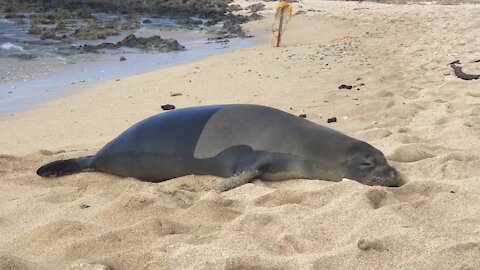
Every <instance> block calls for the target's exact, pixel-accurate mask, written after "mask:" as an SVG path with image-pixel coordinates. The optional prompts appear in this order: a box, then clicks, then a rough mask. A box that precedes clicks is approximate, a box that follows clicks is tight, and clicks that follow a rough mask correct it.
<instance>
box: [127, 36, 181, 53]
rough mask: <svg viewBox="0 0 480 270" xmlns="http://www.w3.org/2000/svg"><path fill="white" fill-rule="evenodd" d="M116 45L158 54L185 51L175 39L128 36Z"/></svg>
mask: <svg viewBox="0 0 480 270" xmlns="http://www.w3.org/2000/svg"><path fill="white" fill-rule="evenodd" d="M118 44H119V45H120V46H126V47H131V48H137V49H142V50H156V51H160V52H169V51H181V50H184V49H185V47H184V46H182V45H180V44H179V43H178V41H176V40H175V39H171V38H168V39H163V38H161V37H160V36H152V37H148V38H143V37H136V36H135V35H128V36H127V37H125V38H124V39H123V40H122V41H121V42H119V43H118Z"/></svg>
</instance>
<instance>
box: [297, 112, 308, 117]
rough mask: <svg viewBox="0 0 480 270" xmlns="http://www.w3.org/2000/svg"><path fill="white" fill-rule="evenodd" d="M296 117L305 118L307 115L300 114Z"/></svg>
mask: <svg viewBox="0 0 480 270" xmlns="http://www.w3.org/2000/svg"><path fill="white" fill-rule="evenodd" d="M298 117H300V118H307V114H306V113H302V114H300V115H299V116H298Z"/></svg>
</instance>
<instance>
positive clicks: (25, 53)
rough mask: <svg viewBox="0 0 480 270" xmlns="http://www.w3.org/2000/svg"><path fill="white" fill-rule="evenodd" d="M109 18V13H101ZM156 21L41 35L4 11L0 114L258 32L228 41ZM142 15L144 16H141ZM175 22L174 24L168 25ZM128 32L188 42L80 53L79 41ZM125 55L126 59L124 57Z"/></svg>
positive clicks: (221, 48)
mask: <svg viewBox="0 0 480 270" xmlns="http://www.w3.org/2000/svg"><path fill="white" fill-rule="evenodd" d="M100 16H104V17H105V18H109V17H108V16H111V15H107V14H100ZM149 19H150V20H151V21H152V23H151V24H148V25H141V27H140V29H137V30H129V31H122V33H121V35H119V36H113V37H108V38H107V39H106V40H95V41H84V40H73V42H72V44H64V43H62V42H61V41H51V40H47V41H41V40H40V39H39V37H38V36H35V35H30V34H28V33H27V32H28V23H27V24H26V25H24V26H19V25H16V24H15V23H13V22H12V21H10V20H6V19H5V18H3V17H0V116H2V115H3V116H4V115H8V114H12V113H15V112H19V111H22V110H27V109H29V108H32V107H33V106H35V105H37V104H40V103H41V102H45V101H48V100H51V99H54V98H58V97H62V96H66V95H69V94H71V93H74V92H75V91H78V90H79V89H82V88H84V87H85V86H87V85H88V84H92V83H96V82H100V81H102V80H110V79H116V78H120V77H123V76H127V75H133V74H138V73H143V72H147V71H151V70H155V69H159V68H164V67H168V66H172V65H177V64H182V63H186V62H189V61H192V60H194V59H198V58H200V57H204V56H208V55H214V54H220V53H225V52H227V51H231V50H236V49H239V48H244V47H248V46H252V45H253V44H254V43H256V42H257V40H256V39H255V38H250V39H239V38H235V39H230V42H227V43H215V42H211V41H209V40H208V38H209V37H212V35H209V34H206V33H205V32H206V31H202V30H198V29H197V30H186V29H179V28H175V27H174V26H175V23H174V21H172V20H170V19H168V18H149ZM140 21H143V18H142V19H140ZM171 26H173V27H174V28H173V29H174V30H165V28H167V29H168V28H169V27H171ZM128 34H135V35H137V36H142V37H148V36H152V35H160V36H161V37H162V38H174V39H176V40H178V42H179V43H180V44H182V45H184V46H185V47H186V50H185V51H179V52H168V53H158V52H145V51H140V50H137V49H131V48H121V49H120V50H114V51H103V52H101V53H96V54H92V53H88V54H85V53H84V54H78V53H76V51H75V49H72V46H73V48H75V46H79V45H83V44H98V43H102V42H117V41H120V40H122V39H123V38H124V37H125V36H126V35H128ZM120 57H125V58H126V59H127V60H126V61H120Z"/></svg>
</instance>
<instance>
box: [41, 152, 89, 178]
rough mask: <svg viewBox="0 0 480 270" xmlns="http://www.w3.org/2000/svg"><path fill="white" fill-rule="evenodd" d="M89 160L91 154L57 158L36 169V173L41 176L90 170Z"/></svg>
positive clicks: (55, 175) (56, 175)
mask: <svg viewBox="0 0 480 270" xmlns="http://www.w3.org/2000/svg"><path fill="white" fill-rule="evenodd" d="M91 160H92V156H88V157H81V158H72V159H67V160H57V161H54V162H51V163H48V164H46V165H43V166H42V167H40V168H39V169H38V170H37V175H39V176H41V177H58V176H62V175H69V174H74V173H79V172H84V171H91V170H92V168H91Z"/></svg>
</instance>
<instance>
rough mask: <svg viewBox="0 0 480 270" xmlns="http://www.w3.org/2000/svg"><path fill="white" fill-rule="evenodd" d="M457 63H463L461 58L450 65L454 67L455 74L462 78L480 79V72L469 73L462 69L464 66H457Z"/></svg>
mask: <svg viewBox="0 0 480 270" xmlns="http://www.w3.org/2000/svg"><path fill="white" fill-rule="evenodd" d="M456 64H461V63H460V60H456V61H453V62H451V63H450V67H451V68H453V72H454V73H455V76H457V77H458V78H460V79H462V80H467V81H469V80H478V79H480V74H467V73H465V72H463V71H462V67H459V66H456Z"/></svg>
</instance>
